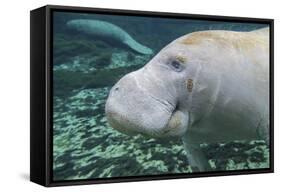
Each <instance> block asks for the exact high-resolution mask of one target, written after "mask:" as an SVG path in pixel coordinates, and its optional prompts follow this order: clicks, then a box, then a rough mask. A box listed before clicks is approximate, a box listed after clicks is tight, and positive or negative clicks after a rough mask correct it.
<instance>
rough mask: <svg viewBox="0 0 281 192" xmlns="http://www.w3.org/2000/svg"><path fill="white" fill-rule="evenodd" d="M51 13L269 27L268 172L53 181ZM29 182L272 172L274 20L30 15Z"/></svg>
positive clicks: (40, 10)
mask: <svg viewBox="0 0 281 192" xmlns="http://www.w3.org/2000/svg"><path fill="white" fill-rule="evenodd" d="M54 11H64V12H68V11H69V12H79V13H81V12H83V13H99V14H111V15H127V16H149V17H165V18H184V19H198V20H199V19H200V20H208V21H209V20H211V21H226V22H227V21H229V22H241V23H243V22H250V23H260V24H268V25H269V26H270V143H269V145H270V168H265V169H249V170H237V171H225V172H222V171H219V172H215V171H214V172H204V173H191V174H184V173H183V174H167V175H160V176H133V177H120V178H103V179H95V180H67V181H59V182H57V181H53V179H52V178H53V177H52V157H53V156H52V154H53V153H52V151H53V145H52V106H53V103H52V102H53V101H52V94H53V92H52V91H53V85H52V70H51V65H52V46H53V45H52V42H53V37H52V30H53V26H52V16H53V14H52V13H53V12H54ZM30 46H31V48H30V64H31V67H30V180H31V181H32V182H35V183H37V184H40V185H43V186H48V187H52V186H64V185H82V184H97V183H113V182H131V181H145V180H159V179H178V178H195V177H209V176H226V175H240V174H257V173H273V172H274V146H273V143H274V133H273V132H274V131H273V127H274V125H273V122H274V82H273V79H274V55H273V53H274V20H273V19H260V18H259V19H258V18H245V17H226V16H214V15H195V14H182V13H166V12H147V11H136V10H117V9H99V8H88V7H69V6H56V5H47V6H44V7H41V8H38V9H35V10H32V11H31V12H30Z"/></svg>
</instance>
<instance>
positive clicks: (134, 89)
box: [105, 70, 188, 138]
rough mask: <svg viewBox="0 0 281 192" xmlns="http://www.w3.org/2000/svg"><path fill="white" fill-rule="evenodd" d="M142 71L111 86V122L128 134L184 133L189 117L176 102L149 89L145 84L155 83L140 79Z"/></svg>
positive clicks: (167, 135)
mask: <svg viewBox="0 0 281 192" xmlns="http://www.w3.org/2000/svg"><path fill="white" fill-rule="evenodd" d="M141 73H142V71H141V70H139V71H135V72H132V73H130V74H128V75H126V76H124V77H123V78H122V79H121V80H119V82H117V83H116V84H115V85H114V86H113V87H112V89H111V91H110V93H109V96H108V99H107V101H106V106H105V112H106V117H107V120H108V123H109V124H110V125H111V126H112V127H113V128H114V129H116V130H118V131H120V132H122V133H125V134H128V135H135V134H142V135H145V136H148V137H154V138H159V137H161V138H163V137H178V136H181V135H182V134H183V133H184V132H185V129H186V127H187V123H188V118H186V115H185V114H184V113H182V112H181V111H179V110H178V109H177V104H176V101H174V102H172V101H167V99H166V98H164V97H161V95H157V94H154V93H153V92H150V91H148V90H147V89H146V88H147V86H145V85H144V84H146V85H147V84H150V85H153V82H149V81H143V79H140V76H141V75H142V74H141ZM158 88H159V87H158ZM155 89H157V87H155ZM156 92H160V93H161V91H156Z"/></svg>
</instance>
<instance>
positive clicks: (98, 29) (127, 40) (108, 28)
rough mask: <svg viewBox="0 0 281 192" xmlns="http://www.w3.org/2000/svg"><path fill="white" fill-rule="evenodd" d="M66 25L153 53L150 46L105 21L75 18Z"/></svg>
mask: <svg viewBox="0 0 281 192" xmlns="http://www.w3.org/2000/svg"><path fill="white" fill-rule="evenodd" d="M67 26H68V27H69V28H70V29H74V30H77V31H79V32H83V33H85V34H88V35H91V36H96V37H100V38H103V39H104V40H108V41H112V40H114V41H116V42H118V43H120V44H122V45H125V46H127V47H129V48H131V49H133V50H134V51H136V52H138V53H141V54H152V53H153V51H152V50H151V49H150V48H148V47H146V46H144V45H142V44H140V43H138V42H137V41H136V40H134V39H133V38H132V37H131V36H130V35H129V34H128V33H127V32H126V31H124V30H123V29H121V28H120V27H118V26H116V25H114V24H112V23H109V22H106V21H100V20H91V19H75V20H70V21H68V22H67Z"/></svg>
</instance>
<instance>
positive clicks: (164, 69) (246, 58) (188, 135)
mask: <svg viewBox="0 0 281 192" xmlns="http://www.w3.org/2000/svg"><path fill="white" fill-rule="evenodd" d="M105 112H106V117H107V121H108V123H109V124H110V125H111V126H112V127H113V128H115V129H116V130H119V131H120V132H123V133H126V134H128V135H135V134H143V135H145V136H148V137H153V138H158V139H172V138H180V139H181V140H182V141H183V144H184V147H185V150H186V152H187V158H188V161H189V163H190V165H191V167H192V169H193V170H196V171H209V170H212V169H211V167H210V165H209V163H208V159H207V158H206V154H204V152H203V151H202V150H201V149H200V144H202V143H218V142H231V141H234V140H245V141H247V140H256V139H262V140H266V141H268V139H269V29H268V28H263V29H259V30H255V31H250V32H235V31H227V30H209V31H198V32H193V33H189V34H187V35H184V36H182V37H179V38H178V39H176V40H174V41H172V42H171V43H170V44H168V45H167V46H165V47H164V48H163V49H162V50H161V51H160V52H159V53H158V54H157V55H156V56H155V57H154V58H152V59H151V60H150V61H149V62H148V63H147V64H146V65H145V66H144V67H142V68H140V69H138V70H136V71H134V72H131V73H129V74H127V75H125V76H124V77H122V78H121V79H120V80H119V81H118V82H117V83H116V84H115V85H114V86H113V87H112V89H111V90H110V93H109V96H108V98H107V101H106V106H105Z"/></svg>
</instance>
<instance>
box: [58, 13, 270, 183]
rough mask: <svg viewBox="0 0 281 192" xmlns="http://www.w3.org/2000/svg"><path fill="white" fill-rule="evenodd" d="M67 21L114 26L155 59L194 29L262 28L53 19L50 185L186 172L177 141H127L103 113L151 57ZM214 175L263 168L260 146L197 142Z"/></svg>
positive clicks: (137, 20)
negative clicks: (121, 83)
mask: <svg viewBox="0 0 281 192" xmlns="http://www.w3.org/2000/svg"><path fill="white" fill-rule="evenodd" d="M72 19H98V20H103V21H108V22H110V23H113V24H115V25H118V26H119V27H121V28H122V29H124V30H125V31H127V32H128V33H129V34H130V35H131V36H132V37H133V38H134V39H135V40H137V41H138V42H139V43H141V44H143V45H146V46H147V47H149V48H151V49H153V51H154V54H157V53H158V52H159V51H160V49H161V48H163V47H164V46H165V45H167V44H168V43H169V42H171V41H173V40H174V39H176V38H178V37H180V36H182V35H184V34H187V33H190V32H193V31H200V30H210V29H225V30H237V31H250V30H253V29H257V28H261V27H265V26H264V25H260V24H249V23H248V24H247V23H244V24H242V23H223V22H209V21H198V20H180V19H166V18H149V17H128V16H111V15H97V14H79V13H64V12H55V13H54V20H53V24H54V31H53V37H54V38H53V40H54V42H53V83H54V84H53V87H54V97H53V105H54V106H53V110H54V111H53V120H54V124H53V176H54V178H53V179H54V180H55V181H61V180H75V179H95V178H108V177H121V176H138V175H159V174H171V173H190V172H192V170H191V168H190V166H189V163H188V161H187V159H186V156H185V151H184V149H183V146H182V143H181V141H180V140H173V141H163V140H155V139H148V138H144V137H142V136H140V135H138V136H134V137H129V136H126V135H123V134H121V133H119V132H117V131H115V130H114V129H112V128H111V127H110V126H109V125H108V123H107V121H106V117H105V115H104V105H105V101H106V98H107V95H108V93H109V90H110V88H111V87H112V86H113V85H114V84H115V83H116V82H117V81H118V80H119V79H120V78H121V77H122V76H123V75H125V74H127V73H129V72H131V71H134V70H136V69H138V68H141V67H142V66H143V65H145V64H146V63H147V62H148V61H149V60H150V59H151V58H152V57H153V56H154V55H141V54H138V53H136V52H134V51H132V50H130V49H128V48H126V47H122V46H120V45H118V44H116V43H110V42H109V41H104V40H100V39H98V38H96V37H93V36H90V35H85V34H83V33H77V32H75V31H73V30H70V29H69V28H67V26H66V22H67V21H69V20H72ZM201 147H202V148H203V150H205V151H206V153H207V156H208V158H209V159H210V160H209V162H210V164H211V165H212V167H213V168H214V170H216V171H218V170H237V169H252V168H264V167H269V150H268V147H267V146H266V145H265V143H264V142H263V141H250V142H242V141H233V142H231V143H214V144H209V145H207V144H202V145H201Z"/></svg>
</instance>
